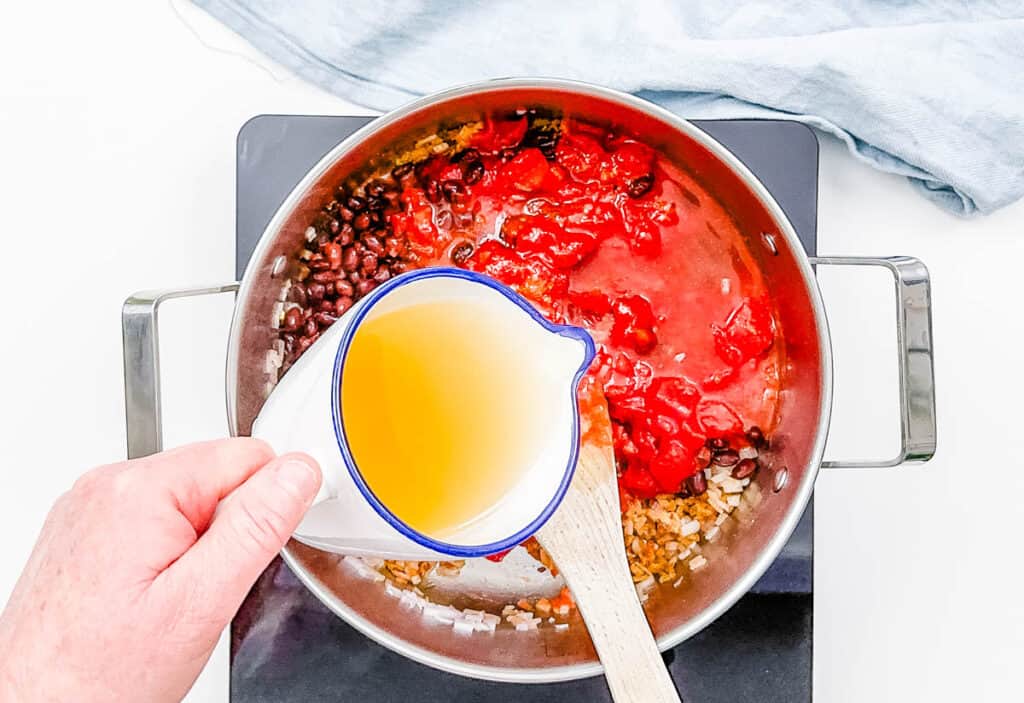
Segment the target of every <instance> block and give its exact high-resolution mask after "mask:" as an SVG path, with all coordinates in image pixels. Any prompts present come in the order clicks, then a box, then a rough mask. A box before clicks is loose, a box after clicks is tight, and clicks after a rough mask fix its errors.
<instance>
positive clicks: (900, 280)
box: [811, 256, 935, 469]
mask: <svg viewBox="0 0 1024 703" xmlns="http://www.w3.org/2000/svg"><path fill="white" fill-rule="evenodd" d="M811 264H813V265H816V266H825V265H829V266H881V267H883V268H886V269H888V270H889V271H890V272H891V273H892V275H893V278H894V279H895V283H896V343H897V346H898V347H899V378H900V452H899V454H897V455H896V456H895V457H893V458H891V459H887V460H879V461H825V462H822V466H823V467H825V468H830V469H855V468H881V467H886V466H897V465H899V464H902V463H903V462H905V461H928V460H929V459H931V458H932V456H933V455H934V454H935V359H934V351H933V348H932V299H931V279H930V278H929V275H928V269H927V268H926V267H925V265H924V264H923V263H922V262H921V261H919V260H918V259H915V258H913V257H910V256H889V257H867V256H863V257H861V256H819V257H812V258H811Z"/></svg>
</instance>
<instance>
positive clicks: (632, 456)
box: [390, 116, 779, 498]
mask: <svg viewBox="0 0 1024 703" xmlns="http://www.w3.org/2000/svg"><path fill="white" fill-rule="evenodd" d="M400 201H401V207H402V210H401V212H399V213H395V214H392V215H390V225H391V227H392V229H393V231H394V232H395V234H397V235H399V236H401V237H402V238H403V239H404V240H406V241H407V246H408V247H409V252H408V257H409V260H410V263H411V264H412V265H414V266H429V265H438V264H445V265H451V264H453V263H454V264H455V265H457V266H461V267H464V268H468V269H471V270H474V271H479V272H481V273H485V274H488V275H490V276H492V277H494V278H495V279H497V280H499V281H501V282H503V283H505V284H507V285H509V286H510V287H512V288H513V289H515V290H517V291H518V292H520V293H521V294H522V295H524V296H525V297H526V298H528V299H529V300H530V301H532V302H533V303H534V304H536V305H537V307H538V308H539V309H540V310H541V311H542V312H543V313H544V314H546V315H548V316H549V317H550V318H551V319H553V320H555V321H559V322H567V323H572V324H577V325H581V326H584V327H586V328H587V329H588V330H589V331H590V332H591V333H592V334H593V336H594V340H595V342H597V344H598V348H599V352H598V356H597V358H596V359H595V362H594V364H593V366H592V367H591V370H590V374H591V376H592V377H593V378H594V379H596V381H597V382H599V383H600V384H601V386H602V387H603V389H604V393H605V396H606V397H607V399H608V406H609V414H610V416H611V419H612V430H613V433H612V434H613V441H614V447H615V454H616V461H617V464H618V470H619V472H620V486H621V488H622V490H623V492H624V494H625V495H626V496H630V495H632V496H637V497H641V498H649V497H653V496H655V495H657V494H661V493H669V494H685V493H686V492H687V488H686V479H687V478H689V477H690V476H692V475H693V474H695V473H696V472H697V470H698V468H701V467H700V466H699V464H698V458H697V457H698V454H699V453H700V452H701V449H702V447H704V446H705V445H706V444H708V443H709V442H710V441H711V440H714V439H716V438H722V439H727V440H728V439H730V438H734V437H740V436H742V435H743V434H744V432H745V431H746V430H747V429H749V428H751V427H755V426H756V427H757V428H758V429H762V430H763V431H765V432H768V431H770V429H771V427H772V426H773V425H774V423H775V414H776V406H777V403H776V399H777V393H778V376H779V373H778V371H779V354H778V352H777V349H778V345H777V344H776V343H775V336H776V325H775V322H774V319H773V310H772V307H771V305H770V303H769V297H768V294H767V291H766V289H765V284H764V281H763V279H762V277H761V275H760V273H759V271H758V268H757V266H756V265H755V263H754V260H753V258H752V256H751V255H750V252H749V251H748V250H747V248H746V245H745V242H744V240H743V238H742V237H741V236H740V233H739V231H738V230H737V227H736V224H735V223H734V222H733V220H732V219H731V218H730V217H729V216H728V214H727V213H726V211H725V210H724V208H723V207H722V205H721V204H720V203H719V202H717V201H716V200H715V198H714V197H713V196H712V195H711V194H710V193H709V192H708V190H707V189H706V188H705V187H703V186H702V184H701V183H700V182H699V181H698V180H696V179H695V178H694V177H693V175H691V174H690V173H688V172H687V171H686V170H685V168H681V167H679V166H677V165H675V164H672V163H669V162H668V161H667V160H666V159H665V158H663V157H662V156H660V155H659V154H658V153H656V152H655V151H654V150H652V149H651V148H649V147H647V146H646V145H644V144H642V143H640V142H638V141H636V140H634V139H631V138H630V137H628V136H623V135H618V134H615V133H613V132H611V131H609V130H607V129H604V128H600V127H595V126H593V125H589V124H585V123H581V122H578V121H563V122H561V123H559V124H558V127H557V128H556V129H548V130H547V131H542V132H539V133H531V130H530V129H529V119H528V118H527V117H526V116H523V117H519V118H512V117H510V118H505V119H495V120H488V121H487V122H485V124H484V128H483V129H482V130H481V131H480V132H478V133H477V134H476V135H475V137H474V139H473V141H472V143H471V145H470V147H469V148H467V149H465V150H462V151H460V152H458V153H455V154H445V155H441V156H435V157H432V158H431V159H429V160H428V161H426V162H424V163H422V164H420V165H418V166H417V168H416V171H415V178H410V179H406V180H405V181H403V190H402V192H401V196H400Z"/></svg>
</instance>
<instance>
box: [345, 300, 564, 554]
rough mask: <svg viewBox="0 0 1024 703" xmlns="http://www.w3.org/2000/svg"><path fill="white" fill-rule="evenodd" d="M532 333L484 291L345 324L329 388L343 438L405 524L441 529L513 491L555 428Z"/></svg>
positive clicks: (437, 532) (450, 529)
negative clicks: (340, 357) (334, 393)
mask: <svg viewBox="0 0 1024 703" xmlns="http://www.w3.org/2000/svg"><path fill="white" fill-rule="evenodd" d="M523 326H529V329H525V328H523ZM526 332H529V334H527V333H526ZM536 332H537V330H536V323H535V322H533V321H531V320H529V319H526V318H525V317H524V316H523V315H522V314H521V311H519V310H517V309H514V308H510V306H509V305H508V303H507V301H500V300H497V299H493V298H481V299H467V298H462V299H455V300H439V301H434V302H425V303H422V304H412V305H407V306H405V307H400V308H398V309H394V310H390V311H387V312H382V313H380V314H378V315H371V316H368V317H367V318H366V319H365V320H364V321H363V322H362V324H361V325H360V327H359V328H358V330H357V331H356V333H355V335H354V336H353V339H352V343H351V346H350V347H349V349H348V354H347V357H346V359H345V363H344V366H343V369H342V376H341V384H340V386H341V388H340V400H341V418H342V426H343V428H344V433H345V439H346V441H347V443H348V445H349V449H350V451H351V453H352V457H353V459H354V462H355V464H356V467H357V469H358V471H359V473H360V474H361V476H362V477H363V480H364V481H365V482H366V484H367V486H368V487H369V488H370V490H371V491H373V493H374V495H375V496H376V497H377V499H378V500H379V501H380V502H381V503H383V504H384V505H385V506H387V508H388V510H389V511H391V512H392V514H394V515H395V516H396V517H397V518H398V519H400V520H401V521H402V522H404V523H406V524H407V525H408V526H410V527H412V528H413V529H414V530H416V531H418V532H421V533H423V534H425V535H428V536H430V537H433V538H435V539H441V540H443V539H445V538H447V537H449V536H450V535H452V534H453V533H455V532H456V531H457V530H459V529H460V528H463V527H465V526H467V525H469V524H471V523H473V522H474V521H478V520H480V519H481V518H482V517H484V516H485V515H487V514H488V513H489V512H490V511H493V510H495V509H497V507H498V506H499V504H500V503H501V502H502V500H503V499H504V498H505V497H506V496H510V498H509V499H514V498H515V493H514V491H513V489H515V488H516V487H517V486H518V484H519V483H520V482H521V481H525V480H528V475H529V473H530V470H531V469H532V468H533V467H534V466H535V465H537V463H538V462H539V461H541V460H542V457H541V454H542V453H543V452H544V451H545V448H546V444H547V441H548V438H550V435H551V430H552V427H553V426H557V423H559V422H561V423H562V424H564V419H562V418H560V417H559V416H560V414H563V413H564V409H563V408H559V407H557V406H556V404H554V403H552V402H550V392H545V389H544V386H545V385H548V386H550V384H552V383H558V384H559V386H560V387H562V388H566V380H565V378H564V377H563V378H554V377H553V375H552V373H551V371H550V370H548V371H546V370H545V368H544V364H543V359H538V357H537V354H538V352H539V351H541V350H540V349H538V348H537V345H536V341H537V334H536ZM566 392H568V391H566ZM546 401H547V402H546ZM519 488H520V489H524V488H525V487H523V486H519Z"/></svg>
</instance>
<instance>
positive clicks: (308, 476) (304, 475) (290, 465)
mask: <svg viewBox="0 0 1024 703" xmlns="http://www.w3.org/2000/svg"><path fill="white" fill-rule="evenodd" d="M277 482H278V483H279V484H280V485H281V487H282V488H283V489H285V490H286V491H288V492H289V493H291V494H292V495H294V496H295V497H296V498H301V499H302V500H310V499H311V498H312V497H313V495H314V494H315V493H316V489H317V477H316V472H315V471H314V470H313V467H312V466H310V465H309V464H307V463H306V462H304V461H299V460H298V459H286V460H285V461H284V462H282V463H281V464H280V465H279V466H278V467H277Z"/></svg>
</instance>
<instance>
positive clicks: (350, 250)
mask: <svg viewBox="0 0 1024 703" xmlns="http://www.w3.org/2000/svg"><path fill="white" fill-rule="evenodd" d="M357 268H359V252H358V251H357V250H356V248H355V247H354V246H349V247H345V252H344V253H343V254H342V255H341V269H342V270H343V271H345V272H346V273H351V272H352V271H355V270H356V269H357Z"/></svg>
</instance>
